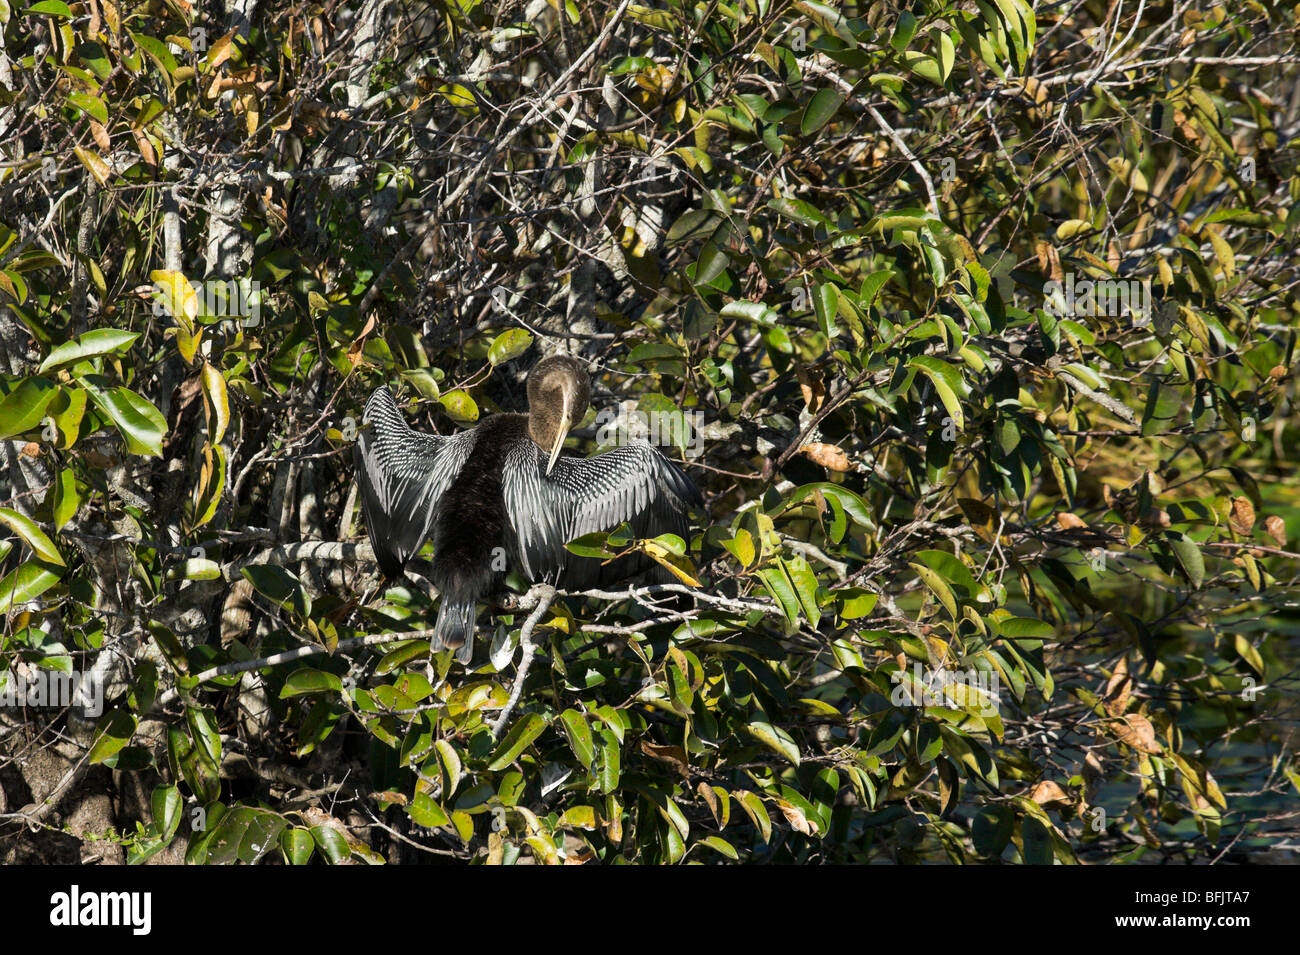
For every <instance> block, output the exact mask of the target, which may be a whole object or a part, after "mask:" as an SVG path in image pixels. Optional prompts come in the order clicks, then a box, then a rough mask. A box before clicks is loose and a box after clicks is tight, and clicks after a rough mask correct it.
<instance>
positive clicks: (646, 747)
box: [641, 740, 691, 776]
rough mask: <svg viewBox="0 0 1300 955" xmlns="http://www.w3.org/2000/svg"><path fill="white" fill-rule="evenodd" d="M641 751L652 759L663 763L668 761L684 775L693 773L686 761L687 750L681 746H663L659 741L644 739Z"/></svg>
mask: <svg viewBox="0 0 1300 955" xmlns="http://www.w3.org/2000/svg"><path fill="white" fill-rule="evenodd" d="M641 752H643V753H645V754H646V755H647V756H649V757H650V758H651V759H657V760H659V761H660V762H661V763H667V764H668V765H669V766H671V767H672V768H673V769H675V770H677V772H678V773H680V774H681V775H683V776H690V774H691V767H690V765H689V764H688V763H687V761H686V750H684V749H682V748H681V747H680V746H661V745H660V744H659V743H651V742H649V741H648V740H642V741H641Z"/></svg>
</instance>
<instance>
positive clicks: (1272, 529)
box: [1264, 514, 1286, 547]
mask: <svg viewBox="0 0 1300 955" xmlns="http://www.w3.org/2000/svg"><path fill="white" fill-rule="evenodd" d="M1264 530H1265V531H1266V532H1267V533H1268V536H1269V537H1271V538H1273V540H1275V541H1276V542H1277V546H1278V547H1285V546H1286V524H1285V523H1284V522H1283V520H1282V518H1280V517H1278V516H1277V515H1276V514H1270V515H1269V516H1268V517H1266V518H1264Z"/></svg>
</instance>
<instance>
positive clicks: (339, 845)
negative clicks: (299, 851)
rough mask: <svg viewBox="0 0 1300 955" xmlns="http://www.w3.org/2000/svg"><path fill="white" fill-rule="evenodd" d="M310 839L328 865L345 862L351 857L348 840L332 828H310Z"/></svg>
mask: <svg viewBox="0 0 1300 955" xmlns="http://www.w3.org/2000/svg"><path fill="white" fill-rule="evenodd" d="M311 837H312V839H313V840H315V842H316V847H317V848H318V849H320V854H321V856H322V857H324V859H325V861H326V862H328V863H329V864H330V865H338V864H339V863H341V862H346V861H347V860H348V858H349V857H350V856H351V855H352V850H351V849H350V848H348V840H347V839H345V838H344V837H343V833H341V832H339V831H338V830H337V829H335V828H334V827H333V826H312V827H311Z"/></svg>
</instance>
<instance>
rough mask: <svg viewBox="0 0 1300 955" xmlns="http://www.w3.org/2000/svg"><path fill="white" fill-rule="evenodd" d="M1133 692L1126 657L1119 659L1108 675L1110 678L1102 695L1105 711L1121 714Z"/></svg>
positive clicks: (1112, 714)
mask: <svg viewBox="0 0 1300 955" xmlns="http://www.w3.org/2000/svg"><path fill="white" fill-rule="evenodd" d="M1132 693H1133V678H1132V677H1131V676H1129V672H1128V658H1127V657H1126V658H1124V659H1122V660H1120V661H1119V663H1118V664H1117V665H1116V667H1115V672H1114V673H1112V674H1111V675H1110V680H1109V681H1107V683H1106V693H1105V695H1104V697H1103V699H1104V701H1105V705H1106V712H1107V713H1109V714H1110V715H1111V716H1122V715H1123V713H1124V711H1125V710H1127V709H1128V701H1129V697H1130V696H1131V695H1132Z"/></svg>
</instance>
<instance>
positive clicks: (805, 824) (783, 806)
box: [774, 799, 817, 836]
mask: <svg viewBox="0 0 1300 955" xmlns="http://www.w3.org/2000/svg"><path fill="white" fill-rule="evenodd" d="M774 801H775V802H776V805H777V808H778V809H780V810H781V814H782V815H784V816H785V818H786V821H787V822H788V823H790V825H791V827H792V828H793V829H794V830H795V832H802V833H803V834H804V835H805V836H811V835H816V832H817V830H816V829H814V828H813V826H812V823H810V822H809V821H808V817H807V816H805V815H804V814H803V811H802V810H801V809H800V808H799V807H798V806H796V805H794V804H793V803H788V802H786V801H785V800H784V799H775V800H774Z"/></svg>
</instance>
